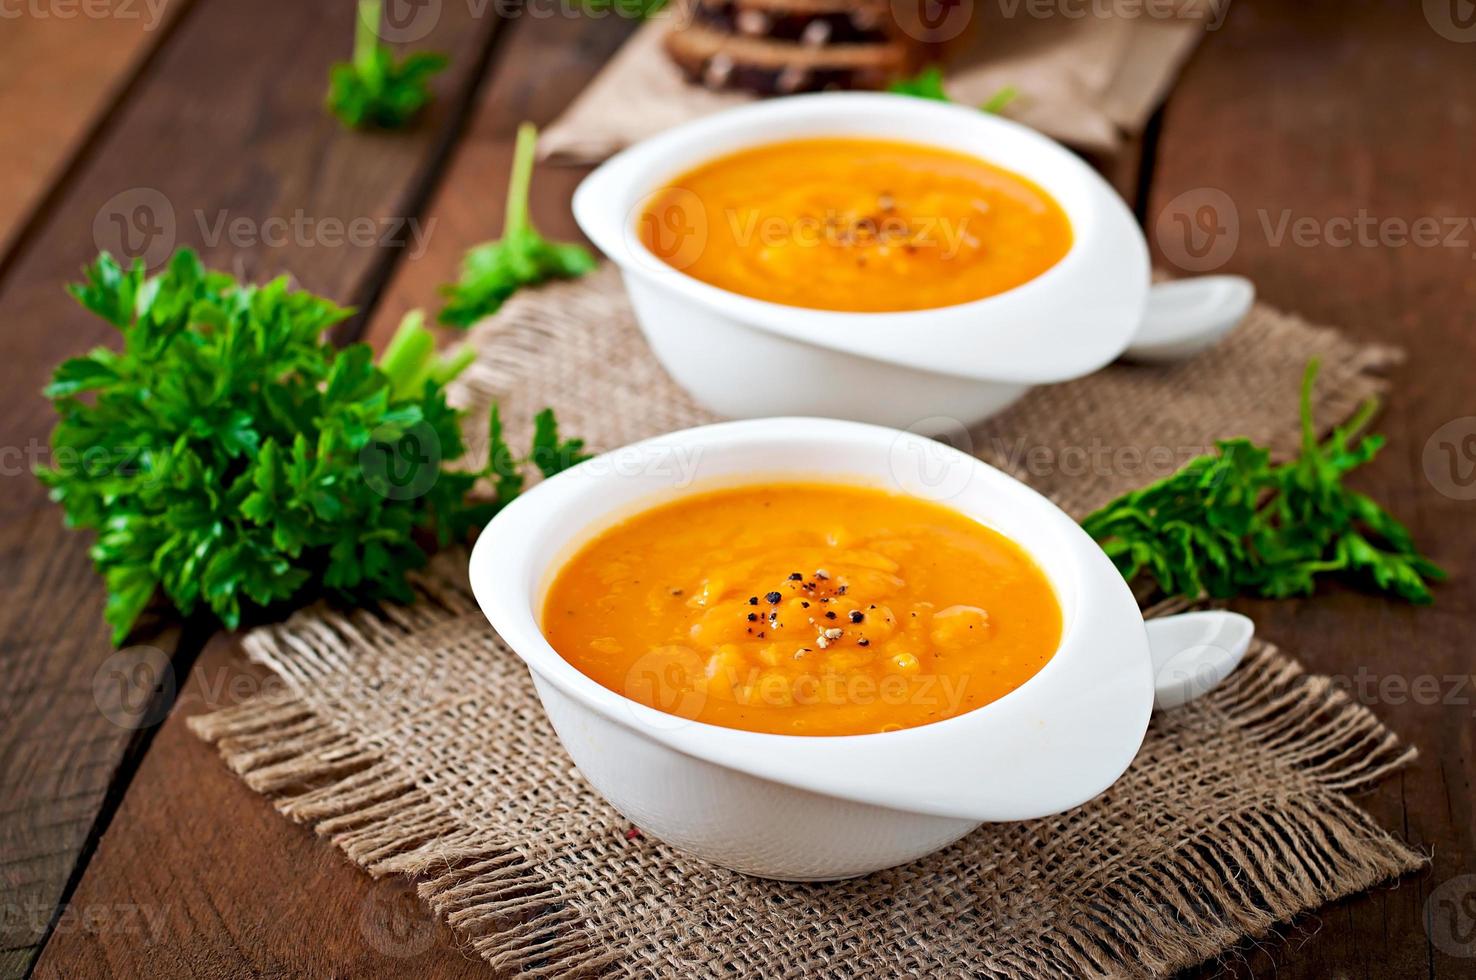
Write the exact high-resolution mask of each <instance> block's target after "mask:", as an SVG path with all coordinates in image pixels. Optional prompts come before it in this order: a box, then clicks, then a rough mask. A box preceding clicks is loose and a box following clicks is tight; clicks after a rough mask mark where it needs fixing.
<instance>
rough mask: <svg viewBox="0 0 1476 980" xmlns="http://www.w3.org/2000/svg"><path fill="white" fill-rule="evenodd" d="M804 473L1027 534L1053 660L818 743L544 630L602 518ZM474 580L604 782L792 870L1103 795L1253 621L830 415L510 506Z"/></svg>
mask: <svg viewBox="0 0 1476 980" xmlns="http://www.w3.org/2000/svg"><path fill="white" fill-rule="evenodd" d="M793 480H806V481H815V480H819V481H830V482H837V483H844V484H849V485H860V486H870V487H875V488H878V489H883V490H889V491H892V492H895V493H901V494H907V495H911V496H915V497H919V498H923V499H927V500H931V501H934V502H936V503H939V504H941V505H943V506H946V507H949V508H952V509H954V510H956V511H957V512H959V513H961V514H964V515H966V516H968V517H970V518H972V519H974V520H977V521H979V522H980V523H982V524H984V525H986V526H988V527H990V528H993V529H994V530H996V531H999V532H1000V533H1002V534H1004V535H1005V536H1006V537H1008V538H1010V539H1012V540H1013V541H1015V542H1016V543H1017V544H1019V545H1020V546H1021V547H1023V548H1024V550H1025V551H1026V552H1028V553H1029V554H1030V555H1031V556H1032V557H1033V558H1034V559H1035V561H1036V562H1037V564H1038V565H1039V566H1040V568H1041V569H1042V571H1043V572H1044V573H1045V575H1046V577H1047V579H1048V580H1049V582H1050V584H1051V587H1052V589H1053V590H1054V592H1055V594H1056V597H1057V600H1058V601H1059V602H1060V605H1061V609H1062V614H1063V631H1062V636H1061V641H1060V645H1059V647H1058V648H1057V650H1056V652H1055V655H1054V656H1053V657H1052V658H1051V660H1050V661H1049V662H1048V663H1047V664H1046V665H1045V666H1044V667H1043V668H1042V669H1041V670H1040V671H1039V672H1038V673H1037V674H1036V675H1035V676H1033V677H1032V678H1030V679H1029V680H1028V681H1026V682H1025V683H1024V684H1023V685H1021V686H1020V687H1018V688H1016V689H1015V690H1013V691H1011V692H1010V693H1008V694H1006V695H1005V696H1003V697H1001V698H999V699H998V700H996V701H993V702H991V703H989V704H987V705H985V706H983V707H980V708H976V709H974V710H972V711H968V712H966V713H963V714H960V715H957V716H954V717H952V718H948V719H946V720H944V721H939V722H935V723H932V724H927V725H921V726H918V727H915V728H907V729H902V730H898V731H887V732H878V733H874V734H862V735H842V736H801V735H777V734H768V733H762V732H751V731H741V730H737V729H731V728H723V727H718V726H715V725H711V724H707V723H704V722H700V721H696V720H694V718H693V717H691V715H692V714H693V712H691V711H690V710H687V709H689V708H690V707H691V706H690V705H683V704H676V705H672V706H670V707H671V708H672V710H671V711H663V710H658V709H657V708H655V707H651V706H649V705H648V704H646V703H643V701H642V700H637V699H636V698H634V697H627V696H626V694H625V693H622V692H620V691H615V690H611V689H609V688H606V687H603V686H601V685H600V684H598V683H596V682H595V681H594V680H592V679H590V678H589V677H587V676H586V675H584V674H583V673H581V672H580V671H579V670H577V669H576V668H575V667H574V666H573V665H572V664H570V663H569V662H568V661H566V660H565V659H563V658H562V657H561V656H559V654H558V653H557V652H556V651H555V650H554V649H553V648H552V647H551V646H550V645H549V643H548V641H547V640H546V639H545V638H544V635H543V632H542V630H541V628H540V615H541V609H542V603H543V599H544V596H545V594H546V592H547V590H548V588H549V585H550V584H551V581H552V579H553V577H554V576H555V574H556V573H557V572H558V570H559V569H560V568H561V567H562V565H563V563H564V562H565V561H566V560H567V559H568V558H569V557H571V556H572V554H573V553H574V552H575V551H577V550H578V548H579V547H581V546H582V545H583V544H584V543H586V542H588V541H589V540H590V539H591V538H592V537H593V536H594V535H596V534H598V533H599V532H600V531H602V530H604V529H605V528H607V527H609V526H611V525H612V524H614V523H617V522H619V521H620V520H622V519H624V518H626V517H629V516H632V515H633V514H635V513H639V512H640V511H642V510H644V509H646V508H649V507H651V506H654V505H656V504H659V503H665V502H669V501H670V500H672V499H675V498H676V497H678V496H681V495H684V494H690V493H698V492H702V491H705V490H710V489H713V488H715V487H721V486H732V485H744V484H753V483H764V482H771V483H772V482H776V481H778V482H783V481H793ZM470 576H471V584H472V588H473V591H474V593H475V595H476V597H477V601H478V603H479V605H480V606H481V608H482V610H483V612H484V613H485V614H486V616H487V618H488V619H489V621H490V622H491V624H492V626H493V627H494V628H495V629H496V630H497V632H498V634H499V635H500V636H501V638H502V640H503V641H504V643H506V644H507V646H508V647H509V648H510V649H512V651H513V652H514V653H516V654H517V655H518V656H519V657H520V658H522V660H523V661H524V662H525V663H526V664H527V666H528V669H529V671H530V673H531V675H532V679H533V684H534V686H535V688H536V689H537V693H538V696H539V698H540V700H541V701H542V704H543V707H544V710H545V711H546V713H547V715H548V719H549V721H550V722H551V723H552V725H553V728H554V730H555V731H556V732H557V734H558V736H559V739H560V741H561V742H562V743H563V745H564V747H565V748H566V749H567V750H568V752H569V755H570V757H571V758H572V759H573V760H574V763H575V764H576V766H577V767H578V769H579V771H580V772H581V773H582V774H583V776H584V778H585V779H586V780H587V781H588V782H589V784H590V785H591V786H592V787H593V788H594V790H595V791H596V792H598V793H599V794H600V795H601V796H603V797H604V798H605V799H606V800H608V801H609V802H610V804H611V805H613V806H614V807H615V808H616V809H617V810H618V811H620V812H621V813H622V814H624V816H625V817H626V818H628V819H629V820H630V821H631V822H632V823H633V824H635V825H636V826H638V827H640V828H641V829H642V831H644V832H645V833H647V834H649V835H651V836H653V837H656V838H658V839H660V840H662V841H664V842H666V843H668V844H670V845H672V846H673V847H676V848H679V849H681V850H683V851H686V852H688V853H690V854H693V855H696V856H697V857H700V858H702V859H704V860H707V861H710V862H712V863H714V864H718V865H722V866H724V867H728V868H733V869H735V870H738V871H741V872H745V873H748V874H754V875H760V876H764V877H770V878H781V879H787V880H826V879H835V878H846V877H852V876H855V875H860V874H865V873H867V872H871V871H875V870H878V869H881V868H886V867H891V866H894V865H898V864H902V863H905V862H908V861H912V860H915V859H916V858H919V857H922V856H923V855H925V854H928V853H930V852H932V851H935V850H937V849H939V848H941V847H943V846H945V845H947V844H949V843H951V842H953V841H955V840H957V839H959V838H960V837H962V836H964V835H965V834H967V833H969V832H970V831H972V830H973V829H975V828H976V827H978V826H979V825H980V824H982V823H984V822H990V821H1011V820H1026V819H1031V818H1035V817H1043V816H1047V815H1050V814H1055V813H1060V812H1062V811H1064V810H1067V809H1070V808H1072V807H1074V806H1077V805H1079V804H1081V803H1083V802H1085V801H1087V800H1090V799H1091V798H1093V797H1094V796H1096V795H1097V794H1099V793H1101V792H1102V791H1103V790H1105V789H1106V788H1107V787H1108V786H1110V785H1111V784H1112V783H1113V782H1114V781H1116V780H1117V779H1118V777H1119V776H1121V775H1122V773H1123V771H1124V770H1125V769H1126V768H1127V767H1128V765H1129V764H1130V763H1131V762H1132V760H1133V757H1134V756H1135V755H1136V753H1137V751H1138V748H1139V746H1140V745H1141V744H1142V741H1143V736H1144V732H1145V731H1146V728H1147V725H1148V720H1149V715H1150V712H1151V711H1152V709H1153V707H1154V704H1155V698H1158V699H1159V701H1160V702H1161V706H1164V707H1170V706H1173V705H1176V704H1181V703H1183V702H1185V701H1187V700H1189V699H1191V698H1193V697H1195V696H1197V695H1199V694H1201V693H1203V692H1204V691H1205V690H1208V689H1209V688H1211V687H1213V686H1214V684H1216V683H1218V682H1219V681H1220V680H1221V679H1223V677H1224V676H1225V675H1226V674H1228V672H1229V671H1230V669H1231V668H1233V667H1234V665H1235V664H1236V663H1237V662H1238V660H1239V658H1240V656H1241V655H1242V654H1243V653H1244V650H1245V648H1246V645H1247V644H1248V643H1249V641H1250V633H1251V631H1250V626H1249V622H1248V621H1247V620H1245V619H1244V617H1238V616H1234V615H1232V614H1228V613H1207V614H1188V615H1185V616H1178V617H1166V618H1164V619H1159V620H1153V621H1151V622H1150V623H1148V624H1146V625H1145V623H1144V620H1143V617H1142V615H1141V613H1140V612H1139V609H1138V606H1137V603H1136V602H1135V600H1134V598H1133V595H1132V593H1131V591H1130V590H1129V588H1128V586H1127V584H1126V583H1125V582H1124V581H1123V578H1122V576H1121V575H1120V574H1119V573H1118V571H1117V569H1116V568H1115V567H1114V566H1113V565H1112V563H1111V562H1110V561H1109V560H1108V558H1107V557H1106V555H1105V554H1103V552H1102V551H1101V549H1100V548H1098V547H1097V545H1096V544H1095V543H1094V542H1093V541H1092V540H1091V539H1090V538H1089V537H1088V536H1087V535H1086V533H1085V532H1083V531H1082V530H1081V528H1080V527H1079V526H1078V525H1077V524H1076V522H1075V521H1073V520H1072V519H1071V518H1070V517H1068V516H1067V515H1066V514H1065V513H1063V512H1062V511H1061V510H1059V509H1058V508H1056V507H1055V505H1053V504H1052V503H1051V502H1050V501H1048V500H1047V499H1046V498H1044V497H1042V496H1040V495H1039V494H1038V493H1036V492H1035V491H1034V490H1031V489H1030V488H1029V487H1027V486H1025V485H1024V484H1023V483H1020V482H1019V481H1017V480H1015V479H1013V478H1012V477H1009V476H1007V475H1006V474H1004V473H1002V472H1000V471H998V470H996V469H994V468H992V467H990V466H987V465H986V464H984V463H982V462H980V461H978V460H976V459H974V458H973V457H971V456H968V455H966V454H964V453H961V452H958V451H956V450H953V449H951V448H948V447H946V446H943V445H941V444H939V443H936V442H934V441H932V440H929V439H925V438H923V437H921V436H918V435H915V434H912V433H906V432H900V431H896V430H892V429H887V428H883V427H879V426H872V425H863V424H858V423H852V422H842V421H836V420H828V419H813V418H778V419H763V420H755V421H744V422H728V423H720V424H717V425H711V426H705V427H701V428H697V429H689V430H686V431H683V432H676V433H672V434H670V435H666V436H661V437H658V438H656V439H652V440H648V441H646V442H641V443H636V444H634V445H632V446H628V447H626V448H624V449H622V450H617V451H615V452H613V453H608V454H606V455H604V456H600V457H596V458H595V459H593V460H590V461H587V462H585V463H582V464H580V465H579V466H576V467H574V468H572V469H570V470H568V471H566V472H564V473H562V474H559V475H558V476H555V477H553V478H552V479H549V480H547V481H545V482H544V483H542V484H540V485H538V486H537V487H535V488H533V489H532V490H530V491H529V492H527V493H525V494H523V495H522V496H520V497H518V498H517V499H516V500H514V501H513V502H512V503H511V504H509V505H508V506H507V507H506V508H505V509H504V510H503V511H502V512H501V513H500V514H498V516H497V517H496V518H494V519H493V521H492V522H491V523H490V524H489V525H488V526H487V527H486V529H484V530H483V532H482V534H481V536H480V537H479V538H478V540H477V543H476V547H475V549H474V550H473V553H472V557H471V568H470ZM638 681H639V678H635V677H633V678H632V682H633V683H636V682H638Z"/></svg>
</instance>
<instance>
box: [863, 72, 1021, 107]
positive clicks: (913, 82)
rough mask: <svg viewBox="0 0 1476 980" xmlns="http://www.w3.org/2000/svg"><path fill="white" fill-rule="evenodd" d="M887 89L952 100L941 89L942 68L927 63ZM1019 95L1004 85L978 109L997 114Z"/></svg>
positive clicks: (898, 92) (1009, 86) (919, 96)
mask: <svg viewBox="0 0 1476 980" xmlns="http://www.w3.org/2000/svg"><path fill="white" fill-rule="evenodd" d="M887 91H889V92H896V93H897V94H898V95H911V96H915V97H916V98H919V99H931V100H932V101H934V102H952V101H953V99H952V98H950V97H949V95H948V93H947V92H946V91H944V89H943V70H942V69H941V68H939V67H938V66H937V65H929V66H928V67H927V68H924V69H923V70H922V71H920V72H918V73H917V74H916V75H914V76H913V77H912V78H901V79H898V80H897V81H895V82H893V83H892V84H890V85H888V86H887ZM1019 97H1020V90H1019V89H1017V88H1015V87H1014V86H1013V85H1006V86H1005V87H1004V88H1002V89H1000V90H999V91H998V92H995V93H994V94H993V95H991V96H990V97H989V98H988V99H987V100H985V102H984V104H983V105H981V106H979V109H980V111H981V112H988V113H991V114H994V115H998V114H999V113H1000V112H1002V111H1003V110H1004V107H1005V106H1007V105H1009V104H1010V103H1011V102H1014V101H1015V100H1016V99H1017V98H1019Z"/></svg>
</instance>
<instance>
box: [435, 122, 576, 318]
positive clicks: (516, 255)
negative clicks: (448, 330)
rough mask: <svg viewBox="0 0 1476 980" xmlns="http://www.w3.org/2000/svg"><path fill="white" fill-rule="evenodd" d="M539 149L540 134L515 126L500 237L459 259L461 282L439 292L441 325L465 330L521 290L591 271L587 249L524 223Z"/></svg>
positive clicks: (524, 124) (531, 126)
mask: <svg viewBox="0 0 1476 980" xmlns="http://www.w3.org/2000/svg"><path fill="white" fill-rule="evenodd" d="M537 145H538V130H536V129H535V128H534V127H533V124H532V123H523V125H521V126H519V127H518V141H517V147H516V149H515V150H514V152H513V166H512V176H511V178H510V179H509V180H508V186H507V211H506V215H505V217H504V218H503V224H502V238H500V239H498V240H497V241H491V242H483V243H482V244H481V245H477V246H476V247H474V248H472V249H471V250H469V251H468V252H467V253H466V256H465V258H463V259H462V263H461V279H460V281H458V282H456V283H455V284H453V285H448V286H443V287H441V292H442V293H444V294H445V295H446V296H447V297H448V300H447V303H446V306H445V307H444V308H443V309H442V310H441V313H440V317H439V319H440V321H441V322H442V323H448V324H452V325H453V326H458V327H469V326H471V325H472V324H473V323H475V322H477V321H478V320H480V319H481V318H482V317H484V316H487V315H488V314H490V313H495V312H496V311H497V309H498V308H499V307H501V306H502V304H503V302H504V301H505V300H506V299H507V298H508V297H509V296H511V295H512V294H513V293H515V292H517V291H518V290H519V289H521V288H522V287H524V286H532V285H536V284H537V283H540V282H544V281H546V280H548V279H572V278H575V277H577V276H582V275H584V274H585V273H587V272H592V271H593V270H594V268H595V258H594V256H593V255H591V254H590V252H589V250H588V249H587V248H585V247H584V246H583V245H575V244H572V243H570V244H566V243H561V242H551V241H549V240H548V239H546V238H544V237H543V236H542V235H540V234H539V233H538V230H537V229H536V228H534V227H533V223H532V222H531V221H530V220H529V218H528V189H529V187H530V186H531V184H532V182H533V156H534V152H535V150H536V148H537Z"/></svg>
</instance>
